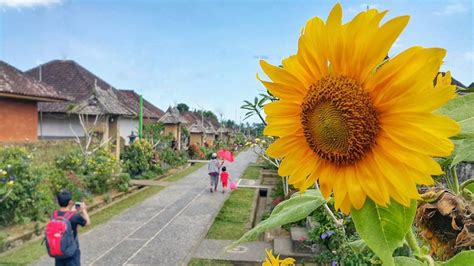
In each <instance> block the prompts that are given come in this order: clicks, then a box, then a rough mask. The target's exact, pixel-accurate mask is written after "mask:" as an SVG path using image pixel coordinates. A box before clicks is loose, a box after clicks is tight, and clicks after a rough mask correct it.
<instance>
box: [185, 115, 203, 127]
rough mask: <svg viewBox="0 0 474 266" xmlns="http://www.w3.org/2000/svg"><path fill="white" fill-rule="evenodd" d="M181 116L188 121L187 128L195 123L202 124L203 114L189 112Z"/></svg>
mask: <svg viewBox="0 0 474 266" xmlns="http://www.w3.org/2000/svg"><path fill="white" fill-rule="evenodd" d="M181 116H182V117H183V118H184V119H185V120H186V123H185V124H186V126H187V127H188V128H189V127H191V126H192V125H193V124H194V123H196V122H199V123H201V114H200V113H198V112H195V111H188V112H184V113H182V114H181Z"/></svg>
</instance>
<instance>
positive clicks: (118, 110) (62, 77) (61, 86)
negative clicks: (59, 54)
mask: <svg viewBox="0 0 474 266" xmlns="http://www.w3.org/2000/svg"><path fill="white" fill-rule="evenodd" d="M26 73H27V74H28V75H29V76H31V77H33V78H35V79H41V81H42V82H44V83H46V84H48V85H51V86H53V87H54V88H55V89H56V90H58V91H59V92H60V93H62V95H65V96H67V97H69V98H70V99H71V102H70V103H46V104H43V103H42V104H39V106H38V109H39V110H40V111H42V112H52V113H67V112H72V113H84V114H115V115H127V116H134V112H132V111H131V110H130V109H129V108H127V107H126V106H124V105H123V104H122V102H121V101H120V100H119V98H118V94H119V92H118V90H117V89H115V88H114V87H112V86H111V85H110V84H108V83H107V82H105V81H104V80H102V79H101V78H99V77H98V76H96V75H95V74H93V73H91V72H90V71H89V70H87V69H85V68H84V67H82V66H81V65H79V64H78V63H76V62H74V61H72V60H53V61H50V62H48V63H46V64H43V65H41V66H38V67H35V68H33V69H30V70H28V71H27V72H26Z"/></svg>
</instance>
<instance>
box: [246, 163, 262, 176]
mask: <svg viewBox="0 0 474 266" xmlns="http://www.w3.org/2000/svg"><path fill="white" fill-rule="evenodd" d="M261 169H262V167H261V166H260V165H259V164H256V163H251V164H249V166H248V167H247V169H245V172H244V174H243V175H242V178H245V179H258V178H259V177H260V170H261Z"/></svg>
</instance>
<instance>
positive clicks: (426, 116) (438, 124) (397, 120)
mask: <svg viewBox="0 0 474 266" xmlns="http://www.w3.org/2000/svg"><path fill="white" fill-rule="evenodd" d="M380 122H381V123H382V124H383V125H384V126H385V125H386V126H390V128H392V130H397V129H400V128H404V129H405V130H413V131H418V129H419V130H423V131H427V132H429V133H431V134H432V135H434V136H437V137H440V138H443V137H451V136H455V135H457V134H459V132H460V130H461V128H460V127H459V125H458V124H457V123H456V122H455V121H454V120H452V119H451V118H449V117H447V116H441V115H436V114H431V113H415V112H401V113H390V112H387V113H385V114H384V115H383V116H382V117H381V118H380ZM407 125H410V127H412V128H410V127H407ZM417 128H418V129H417Z"/></svg>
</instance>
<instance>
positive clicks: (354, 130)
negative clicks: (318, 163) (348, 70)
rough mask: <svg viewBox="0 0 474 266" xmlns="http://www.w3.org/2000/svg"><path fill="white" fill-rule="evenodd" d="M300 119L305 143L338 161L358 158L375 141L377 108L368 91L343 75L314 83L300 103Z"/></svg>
mask: <svg viewBox="0 0 474 266" xmlns="http://www.w3.org/2000/svg"><path fill="white" fill-rule="evenodd" d="M301 122H302V125H303V130H304V135H305V137H306V141H307V143H308V145H309V146H310V147H311V149H313V151H314V152H315V153H316V154H318V155H319V156H320V157H321V158H323V159H325V160H327V161H330V162H332V163H334V164H337V165H348V164H353V163H355V162H357V161H358V160H360V159H361V158H362V157H363V156H364V154H365V152H367V151H368V150H370V148H371V147H372V145H374V143H375V139H376V136H377V133H378V131H379V121H378V118H377V112H376V110H375V108H374V106H373V103H372V100H371V98H370V96H369V95H368V93H367V92H365V91H364V90H363V89H362V87H361V86H360V85H359V84H357V83H356V82H355V81H353V80H351V79H349V78H347V77H344V76H335V77H333V76H327V77H324V78H322V79H321V80H319V81H318V82H316V83H315V84H313V85H312V86H311V87H310V89H309V91H308V94H307V95H306V97H305V100H304V102H303V104H302V115H301Z"/></svg>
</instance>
